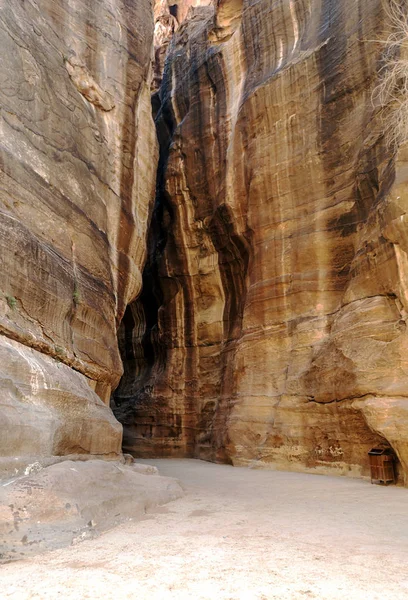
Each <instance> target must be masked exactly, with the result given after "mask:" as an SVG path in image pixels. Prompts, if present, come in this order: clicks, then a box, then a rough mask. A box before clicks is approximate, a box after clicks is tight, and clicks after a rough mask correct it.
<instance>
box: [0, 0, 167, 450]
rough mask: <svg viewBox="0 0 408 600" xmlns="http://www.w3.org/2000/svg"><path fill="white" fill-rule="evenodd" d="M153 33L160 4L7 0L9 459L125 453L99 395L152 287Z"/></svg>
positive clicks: (0, 18)
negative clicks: (145, 274) (148, 278)
mask: <svg viewBox="0 0 408 600" xmlns="http://www.w3.org/2000/svg"><path fill="white" fill-rule="evenodd" d="M153 26H154V23H153V11H152V5H151V1H150V0H138V1H137V2H129V1H128V0H101V1H98V2H94V1H93V0H52V1H47V0H44V1H42V2H36V1H34V0H25V1H23V2H22V1H21V0H2V1H1V2H0V29H1V56H2V60H1V63H2V64H1V85H0V104H1V109H2V111H1V165H0V166H1V169H2V173H1V180H0V273H1V277H0V280H1V283H0V286H1V291H0V333H1V334H2V335H1V336H0V339H1V342H0V347H1V352H2V359H3V358H4V362H3V360H2V363H1V368H2V371H3V374H2V386H3V388H4V386H5V388H6V393H5V394H2V399H1V404H2V407H1V408H2V410H1V411H0V422H1V424H2V427H3V424H4V423H5V422H6V423H7V427H8V430H7V434H6V436H2V439H1V442H0V447H1V450H0V453H4V452H5V453H6V455H7V456H10V455H11V454H13V453H16V454H18V453H20V452H22V453H26V454H28V455H33V454H35V453H39V454H43V453H49V452H51V451H52V452H53V453H55V452H61V453H65V452H68V453H71V452H78V451H80V452H84V453H85V452H91V453H94V452H95V453H97V454H110V453H116V454H117V453H118V452H120V428H119V427H118V425H117V424H116V423H115V422H114V419H113V418H112V415H111V414H110V412H109V410H108V409H107V408H106V409H104V408H103V406H102V405H101V402H100V400H99V398H98V396H99V397H100V398H102V400H103V401H104V402H105V403H107V402H108V401H109V397H110V392H111V387H112V386H113V387H115V386H116V385H117V383H118V381H119V379H120V376H121V373H122V363H121V360H120V355H119V352H118V347H117V340H116V329H117V324H118V323H119V322H120V320H121V318H122V316H123V312H124V310H125V307H126V305H127V304H128V302H129V301H131V300H132V299H133V298H135V297H136V296H137V295H138V293H139V291H140V287H141V269H142V268H143V263H144V259H145V253H146V230H147V224H148V220H149V213H150V212H151V207H152V199H153V197H154V186H155V176H156V166H157V156H158V153H157V141H156V133H155V128H154V124H153V120H152V118H151V103H150V85H151V84H150V81H151V76H152V73H151V63H152V61H151V55H152V44H153ZM7 339H13V340H16V341H17V342H19V344H21V346H20V345H18V344H10V343H9V342H8V341H7ZM30 348H32V349H35V350H37V351H38V352H40V353H42V354H43V355H48V356H50V357H53V358H54V359H55V360H50V359H48V358H46V357H44V356H43V357H41V356H40V355H39V354H38V353H36V352H33V351H32V350H30ZM4 353H6V354H5V355H4V356H3V354H4ZM63 364H65V365H67V366H66V367H64V366H63ZM69 367H71V368H69ZM86 378H88V383H89V385H90V387H89V386H87V385H86V383H85V382H86ZM91 388H92V389H91ZM92 390H94V391H92ZM95 392H96V393H95ZM5 403H6V404H5ZM5 426H6V425H5ZM78 449H80V450H78Z"/></svg>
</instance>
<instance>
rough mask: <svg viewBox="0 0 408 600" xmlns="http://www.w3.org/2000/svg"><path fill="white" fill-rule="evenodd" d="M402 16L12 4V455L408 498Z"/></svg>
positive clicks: (7, 169)
mask: <svg viewBox="0 0 408 600" xmlns="http://www.w3.org/2000/svg"><path fill="white" fill-rule="evenodd" d="M389 1H390V0H384V2H383V1H381V0H341V1H339V0H157V1H156V2H155V3H153V2H151V1H150V0H137V1H136V0H100V1H98V2H96V1H94V0H66V1H65V0H64V1H63V0H54V1H52V2H51V1H48V0H41V1H40V2H35V1H34V0H24V1H20V0H11V1H6V0H0V26H1V28H2V37H1V44H2V57H3V59H2V60H3V64H2V69H1V75H2V85H1V86H0V95H1V96H0V102H1V107H2V121H1V122H2V141H1V144H2V145H1V148H2V153H1V166H2V177H1V191H0V203H1V205H0V216H1V219H0V227H1V234H0V244H1V253H0V256H1V264H0V271H1V275H2V277H1V286H2V293H1V294H0V328H1V329H0V355H1V356H0V360H1V378H0V387H1V391H2V396H1V400H0V406H1V410H0V428H1V432H2V436H1V437H0V456H3V457H9V458H13V459H14V458H15V457H23V458H24V457H27V460H28V458H29V457H30V460H31V459H32V457H33V456H36V457H37V456H50V455H71V454H95V455H103V456H105V457H115V456H118V454H120V452H121V441H122V429H121V425H120V424H119V423H118V422H117V421H116V420H115V419H114V417H113V415H112V413H111V411H110V409H109V407H108V406H107V404H108V402H109V397H110V395H111V391H112V390H115V388H116V387H117V386H118V384H119V386H118V387H117V389H116V391H114V394H113V397H112V408H113V411H114V414H115V415H116V416H117V418H118V419H119V421H120V422H121V423H122V424H123V426H124V449H125V450H127V451H131V452H132V453H134V454H135V455H143V456H175V455H177V456H195V457H198V458H203V459H206V460H213V461H223V462H230V463H233V464H237V465H249V466H255V467H258V466H259V467H265V466H266V467H278V468H291V469H300V470H308V469H310V470H313V471H314V472H330V473H339V474H351V475H367V474H368V462H367V451H368V450H369V449H370V448H371V447H372V446H374V445H377V444H382V443H385V444H389V445H391V446H392V447H393V449H394V450H395V452H396V453H397V456H398V459H399V476H400V480H401V481H405V482H407V477H408V364H407V358H406V357H407V356H408V353H407V351H408V334H407V331H406V318H407V310H408V295H407V282H408V260H407V252H408V237H407V234H406V232H407V226H406V212H407V203H408V185H407V182H408V175H407V173H408V169H407V152H406V148H405V147H404V146H401V147H400V148H399V149H398V152H397V151H396V150H397V149H396V148H395V147H393V146H390V145H389V144H388V143H387V140H386V136H385V135H384V131H385V129H386V127H387V125H386V124H387V122H388V121H389V120H392V115H393V110H394V108H395V107H394V106H393V105H392V103H391V104H390V105H388V104H386V105H385V106H380V105H379V103H378V102H376V101H375V98H376V96H375V94H374V96H373V91H374V90H375V89H376V86H377V85H378V82H379V76H381V73H382V72H384V70H383V68H384V65H385V66H386V61H387V60H388V59H389V54H387V45H386V44H384V43H378V42H379V41H380V42H382V41H384V40H385V39H387V36H389V35H393V34H394V30H393V27H394V26H393V23H392V21H391V20H390V19H389V16H387V11H386V6H387V2H389ZM402 51H403V50H402V49H401V48H398V49H396V51H395V52H396V55H399V54H401V52H402ZM398 53H399V54H398ZM152 109H153V114H154V117H155V123H156V128H155V126H154V123H153V119H152ZM155 190H156V192H155ZM118 341H119V349H118ZM121 358H122V360H121ZM122 362H123V366H122ZM123 369H124V375H123V377H122V378H121V375H122V371H123ZM119 381H120V383H119Z"/></svg>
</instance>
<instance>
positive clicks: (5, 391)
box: [0, 336, 122, 462]
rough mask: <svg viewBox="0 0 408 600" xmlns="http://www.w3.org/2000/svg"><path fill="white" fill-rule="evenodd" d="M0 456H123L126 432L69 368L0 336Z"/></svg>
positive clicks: (33, 459)
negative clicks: (122, 446)
mask: <svg viewBox="0 0 408 600" xmlns="http://www.w3.org/2000/svg"><path fill="white" fill-rule="evenodd" d="M0 364H1V372H0V408H1V410H0V430H1V436H0V456H8V457H16V456H20V457H24V456H26V457H30V460H31V462H34V461H35V460H38V458H39V457H44V456H58V455H65V454H97V455H105V456H106V457H109V456H111V457H112V456H118V455H119V454H120V453H121V443H122V427H121V425H120V424H119V423H118V422H117V421H116V419H115V418H114V416H113V415H112V413H111V411H110V409H109V408H108V407H107V406H106V405H105V404H104V403H103V402H102V400H101V399H100V398H99V396H98V395H97V394H96V393H95V392H94V391H93V390H92V389H91V387H90V386H89V383H88V380H87V378H86V377H85V376H84V375H82V374H81V373H78V372H76V371H73V370H72V369H71V368H69V367H68V366H67V365H64V364H63V363H61V362H58V361H56V360H55V359H53V358H51V357H48V356H46V355H45V354H42V353H40V352H37V351H36V350H32V349H31V348H28V347H27V346H23V345H22V344H20V343H19V342H15V341H13V340H9V339H7V338H5V337H4V336H0Z"/></svg>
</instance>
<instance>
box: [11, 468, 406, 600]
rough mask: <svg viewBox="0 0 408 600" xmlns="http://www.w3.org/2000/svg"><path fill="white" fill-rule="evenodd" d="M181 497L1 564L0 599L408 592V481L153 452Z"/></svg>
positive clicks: (199, 599)
mask: <svg viewBox="0 0 408 600" xmlns="http://www.w3.org/2000/svg"><path fill="white" fill-rule="evenodd" d="M145 462H147V463H149V464H154V465H156V466H157V467H158V468H159V470H160V473H161V474H162V475H167V476H170V477H177V478H179V479H180V481H181V483H182V486H183V488H184V489H185V497H184V498H182V499H180V500H177V501H175V502H173V503H171V504H168V505H166V506H164V507H158V508H156V509H152V510H151V511H150V512H149V513H148V514H146V515H145V517H144V519H143V520H142V521H138V522H127V523H125V524H123V525H121V526H119V527H117V528H115V529H113V530H111V531H109V532H106V533H104V534H103V535H102V536H101V537H99V538H98V539H94V540H89V541H85V542H83V543H81V544H78V545H76V546H71V547H68V548H64V549H62V550H56V551H53V552H49V553H47V554H43V555H40V556H36V557H34V558H31V559H28V560H25V561H19V562H15V563H9V564H6V565H4V566H2V567H1V568H0V598H1V600H5V599H13V600H34V599H35V600H38V599H40V600H43V599H47V600H49V599H52V600H54V599H56V598H61V599H64V600H85V599H92V600H123V599H132V600H133V599H135V600H136V599H137V600H142V599H143V600H144V599H146V600H147V599H148V600H153V599H154V600H156V599H157V600H166V599H174V600H184V599H194V600H209V599H211V600H213V599H214V600H241V599H245V600H252V599H254V600H255V599H257V600H261V599H262V600H272V599H278V600H282V599H284V600H305V599H310V598H315V599H318V600H357V599H358V600H403V599H408V490H407V489H403V488H398V487H394V486H389V487H382V486H377V485H370V483H368V482H367V481H363V480H356V479H347V478H340V477H339V478H336V477H324V476H317V475H306V474H301V473H286V472H279V471H257V470H251V469H244V468H236V467H235V468H234V467H230V466H225V465H214V464H210V463H206V462H202V461H198V460H188V459H184V460H151V461H145Z"/></svg>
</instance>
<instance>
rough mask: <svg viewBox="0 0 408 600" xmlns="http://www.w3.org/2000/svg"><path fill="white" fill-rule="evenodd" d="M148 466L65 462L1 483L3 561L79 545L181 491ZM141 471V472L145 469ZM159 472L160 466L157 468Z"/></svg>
mask: <svg viewBox="0 0 408 600" xmlns="http://www.w3.org/2000/svg"><path fill="white" fill-rule="evenodd" d="M151 469H154V467H150V470H149V468H148V467H146V466H145V465H138V466H136V468H135V467H133V466H126V465H123V464H120V463H113V462H106V461H102V460H89V461H86V462H78V461H75V462H74V461H71V460H66V461H64V462H62V463H59V464H55V465H52V466H50V467H47V468H45V469H42V470H40V471H39V472H37V473H34V474H29V475H28V476H26V477H20V478H18V479H15V480H10V481H7V482H4V481H3V482H2V483H1V484H0V539H1V541H2V543H1V552H0V561H7V560H13V559H14V560H15V559H20V558H21V557H22V556H28V555H32V554H37V553H39V552H43V551H45V550H52V549H54V548H60V547H62V546H66V545H69V544H76V543H78V542H81V541H84V540H85V539H89V538H93V537H96V536H97V535H98V534H99V533H100V532H102V531H104V530H106V529H109V528H111V527H113V526H114V525H118V524H119V523H121V522H123V521H125V520H129V519H131V520H132V519H140V518H141V517H143V515H144V514H145V512H146V510H147V509H148V508H151V507H153V506H157V505H160V504H165V503H167V502H170V501H172V500H176V499H177V498H180V497H181V496H182V495H183V492H182V489H181V487H180V485H179V483H178V481H177V480H176V479H171V478H168V477H160V476H159V475H157V474H156V475H155V474H154V471H151ZM140 471H143V473H141V472H140ZM156 473H157V470H156Z"/></svg>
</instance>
